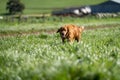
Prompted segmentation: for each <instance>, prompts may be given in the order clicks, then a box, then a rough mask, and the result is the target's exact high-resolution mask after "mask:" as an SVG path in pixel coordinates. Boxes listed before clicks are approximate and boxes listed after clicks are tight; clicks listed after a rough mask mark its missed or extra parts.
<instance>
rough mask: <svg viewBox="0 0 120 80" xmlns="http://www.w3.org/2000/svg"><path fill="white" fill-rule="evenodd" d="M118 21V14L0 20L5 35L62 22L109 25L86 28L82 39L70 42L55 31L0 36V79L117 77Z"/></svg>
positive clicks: (119, 56)
mask: <svg viewBox="0 0 120 80" xmlns="http://www.w3.org/2000/svg"><path fill="white" fill-rule="evenodd" d="M119 21H120V20H119V18H102V19H98V18H81V19H80V18H65V19H64V21H62V22H60V21H59V20H58V21H53V20H46V21H45V22H42V23H40V22H36V23H29V22H28V23H16V22H15V23H12V22H10V23H7V24H5V22H1V25H0V34H5V35H6V33H8V34H10V33H14V34H17V33H20V32H21V33H22V32H27V31H28V32H29V31H31V30H38V31H39V30H43V29H44V30H48V31H49V30H51V29H54V30H57V29H58V28H59V27H60V26H62V25H64V24H76V25H84V26H85V28H86V27H89V26H94V27H97V26H99V25H100V26H108V27H107V28H101V29H99V28H98V29H92V30H85V31H84V32H83V34H82V40H81V42H79V43H77V42H74V43H72V44H70V43H67V42H66V43H65V44H62V42H61V39H60V35H59V34H57V33H55V32H52V33H47V32H40V33H39V34H37V35H36V34H26V35H15V36H14V35H11V36H10V35H9V36H1V37H0V80H119V79H120V76H119V74H120V69H119V68H120V43H119V42H120V24H119ZM109 26H111V27H110V28H109Z"/></svg>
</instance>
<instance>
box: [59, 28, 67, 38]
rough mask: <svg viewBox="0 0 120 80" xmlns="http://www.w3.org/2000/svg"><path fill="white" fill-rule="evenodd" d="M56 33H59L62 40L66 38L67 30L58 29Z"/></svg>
mask: <svg viewBox="0 0 120 80" xmlns="http://www.w3.org/2000/svg"><path fill="white" fill-rule="evenodd" d="M57 33H60V36H61V37H62V38H66V36H67V34H68V29H67V27H61V28H59V29H58V31H57Z"/></svg>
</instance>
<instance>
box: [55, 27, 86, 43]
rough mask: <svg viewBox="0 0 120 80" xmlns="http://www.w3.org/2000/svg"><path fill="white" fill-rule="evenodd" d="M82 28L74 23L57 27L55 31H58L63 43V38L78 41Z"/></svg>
mask: <svg viewBox="0 0 120 80" xmlns="http://www.w3.org/2000/svg"><path fill="white" fill-rule="evenodd" d="M83 30H84V27H78V26H76V25H65V26H63V27H61V28H60V29H58V31H57V33H58V32H59V33H60V36H61V38H62V42H63V43H64V42H65V39H67V40H68V41H70V42H73V41H74V40H77V42H79V41H80V39H81V34H82V31H83Z"/></svg>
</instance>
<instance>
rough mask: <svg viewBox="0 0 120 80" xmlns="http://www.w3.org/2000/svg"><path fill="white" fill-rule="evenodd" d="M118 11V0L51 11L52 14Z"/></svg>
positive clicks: (66, 14)
mask: <svg viewBox="0 0 120 80" xmlns="http://www.w3.org/2000/svg"><path fill="white" fill-rule="evenodd" d="M118 12H120V0H109V1H106V2H103V3H100V4H98V5H90V6H82V7H77V8H69V9H64V10H61V11H53V13H52V14H53V15H57V16H60V15H63V16H68V15H70V16H83V15H88V14H98V13H118Z"/></svg>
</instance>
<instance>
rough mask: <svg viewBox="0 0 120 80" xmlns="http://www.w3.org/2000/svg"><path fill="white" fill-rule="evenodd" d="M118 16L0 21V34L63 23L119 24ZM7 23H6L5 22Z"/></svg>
mask: <svg viewBox="0 0 120 80" xmlns="http://www.w3.org/2000/svg"><path fill="white" fill-rule="evenodd" d="M119 21H120V18H119V17H116V18H102V19H99V18H95V17H86V18H72V17H65V18H62V20H61V18H58V17H48V18H46V19H45V20H44V21H43V20H42V19H31V20H29V21H27V22H22V23H17V22H0V24H1V25H0V34H9V33H21V32H29V31H41V30H57V29H58V28H59V27H61V26H63V25H65V24H75V25H79V26H80V25H82V26H85V27H90V26H93V27H96V26H113V27H114V26H119V25H120V23H119ZM6 23H7V24H6Z"/></svg>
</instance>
